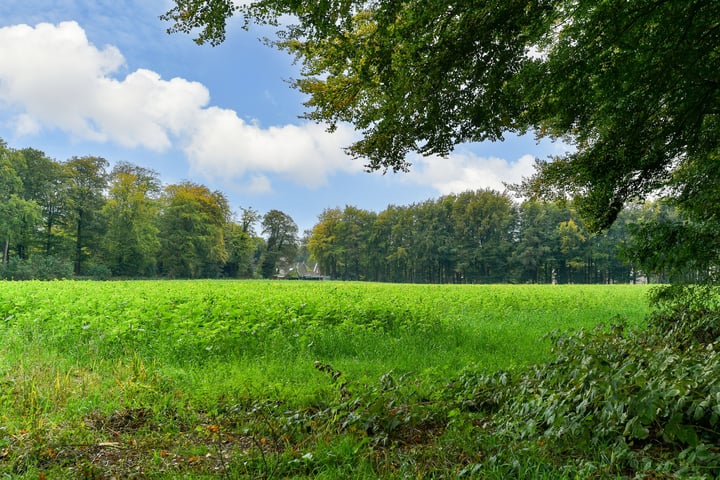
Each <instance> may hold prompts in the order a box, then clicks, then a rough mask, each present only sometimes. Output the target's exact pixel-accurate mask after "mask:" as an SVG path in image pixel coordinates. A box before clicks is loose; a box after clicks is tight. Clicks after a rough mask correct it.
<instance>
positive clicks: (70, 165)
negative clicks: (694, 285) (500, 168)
mask: <svg viewBox="0 0 720 480" xmlns="http://www.w3.org/2000/svg"><path fill="white" fill-rule="evenodd" d="M0 186H1V187H2V188H0V192H1V193H0V195H1V196H2V198H1V199H0V200H2V202H1V204H0V239H1V240H2V264H1V265H0V276H2V277H3V278H8V279H29V278H39V279H48V278H69V277H93V278H110V277H121V278H138V277H165V278H221V277H222V278H253V277H255V278H271V277H274V276H277V275H278V274H279V273H281V274H283V275H289V276H290V277H295V276H297V272H298V269H296V267H297V266H298V265H302V267H301V268H300V269H299V270H300V271H303V269H304V268H305V265H309V266H310V268H311V269H312V270H314V271H315V272H318V273H322V274H323V275H327V276H329V277H331V278H336V279H344V280H371V281H384V282H416V283H501V282H522V283H552V282H557V283H627V282H635V281H638V280H645V278H644V277H641V276H640V275H639V272H638V271H637V270H636V268H634V265H633V263H632V262H631V261H630V260H629V259H627V258H624V257H623V255H622V252H623V247H624V245H626V244H627V242H628V241H630V238H631V232H630V227H629V225H631V224H634V223H637V222H641V221H643V219H650V218H657V217H658V215H668V214H669V213H668V211H667V209H665V208H661V207H660V206H659V205H657V204H654V203H648V204H645V205H642V206H635V207H632V208H626V209H625V210H624V211H623V213H622V214H621V216H620V219H619V220H618V221H617V222H616V223H615V224H614V225H613V227H612V228H610V229H609V230H608V231H607V232H606V233H604V234H601V235H591V234H589V233H588V231H587V229H586V228H585V226H584V225H583V222H582V220H581V219H580V218H579V216H578V215H577V214H576V212H575V211H574V209H573V208H572V205H571V204H561V203H541V202H536V201H526V202H524V203H518V202H516V201H515V200H514V199H513V198H512V197H511V196H509V195H508V194H506V193H499V192H496V191H491V190H479V191H474V192H470V191H469V192H465V193H461V194H458V195H448V196H444V197H441V198H439V199H435V200H428V201H425V202H423V203H418V204H413V205H410V206H388V207H387V208H386V209H385V210H384V211H382V212H380V213H375V212H370V211H366V210H362V209H358V208H356V207H353V206H346V207H344V209H340V208H331V209H326V210H325V211H324V212H322V214H321V215H320V216H319V218H318V223H317V224H316V225H315V227H314V228H313V229H312V231H308V232H305V235H304V236H303V237H302V238H300V237H299V235H298V227H297V225H296V224H295V222H294V221H293V219H292V218H291V217H290V216H289V215H287V214H285V213H283V212H281V211H279V210H271V211H269V212H267V213H265V214H264V215H261V214H260V213H259V212H257V211H256V210H254V209H252V208H241V209H240V212H239V213H238V214H236V213H233V211H232V209H231V207H230V205H229V204H228V200H227V198H226V196H225V195H224V194H223V193H222V192H219V191H211V190H210V189H208V188H207V187H205V186H203V185H200V184H197V183H194V182H189V181H186V182H182V183H178V184H172V185H163V184H162V182H161V180H160V178H159V175H158V173H156V172H154V171H152V170H149V169H147V168H144V167H140V166H137V165H133V164H130V163H125V162H121V163H118V164H116V165H115V166H114V167H113V168H112V169H110V165H109V163H108V162H107V161H106V160H105V159H103V158H99V157H81V158H79V157H73V158H71V159H69V160H67V161H65V162H58V161H56V160H53V159H50V158H48V157H47V156H46V155H45V154H43V153H42V152H40V151H38V150H35V149H32V148H26V149H21V150H15V149H12V148H9V147H8V146H7V145H5V144H4V143H3V144H0Z"/></svg>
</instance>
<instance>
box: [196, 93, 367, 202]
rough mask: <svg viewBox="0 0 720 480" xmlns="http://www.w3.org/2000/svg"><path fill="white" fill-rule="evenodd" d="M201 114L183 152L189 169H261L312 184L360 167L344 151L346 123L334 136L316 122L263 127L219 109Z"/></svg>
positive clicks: (215, 172) (224, 172) (238, 172)
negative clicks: (190, 167)
mask: <svg viewBox="0 0 720 480" xmlns="http://www.w3.org/2000/svg"><path fill="white" fill-rule="evenodd" d="M200 117H201V118H200V119H199V121H198V122H197V124H196V129H195V130H194V131H193V132H192V134H191V137H190V142H189V143H188V144H187V145H186V146H185V152H186V155H187V157H188V159H189V161H190V164H191V165H192V166H193V168H195V169H196V170H198V171H201V172H204V173H205V174H208V175H212V176H228V175H229V176H242V175H244V174H245V173H247V172H257V171H264V172H270V173H276V174H281V175H284V176H286V177H288V178H290V179H293V180H295V181H296V182H297V183H301V184H303V185H306V186H308V187H311V188H314V187H319V186H321V185H323V184H325V183H326V181H327V175H328V173H330V172H337V171H361V170H362V165H361V164H360V163H358V162H352V161H350V159H349V158H348V157H347V156H346V155H344V154H343V153H342V146H343V145H347V144H349V143H350V142H351V141H352V139H353V138H354V136H355V134H354V132H353V130H351V129H350V128H348V127H344V126H340V127H339V128H338V130H337V131H336V132H335V133H334V134H332V135H329V134H328V133H327V132H326V131H325V128H324V127H323V126H321V125H317V124H314V123H306V124H303V125H283V126H278V127H269V128H261V127H259V126H258V125H256V124H252V123H248V122H245V121H244V120H243V119H241V118H240V117H238V116H237V113H236V112H234V111H232V110H227V109H221V108H217V107H210V108H207V109H205V110H204V111H203V112H202V114H201V116H200Z"/></svg>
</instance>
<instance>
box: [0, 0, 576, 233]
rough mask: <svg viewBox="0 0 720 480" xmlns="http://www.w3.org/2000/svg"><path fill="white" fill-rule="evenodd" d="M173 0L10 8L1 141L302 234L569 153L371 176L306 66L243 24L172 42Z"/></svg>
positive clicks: (477, 158) (3, 33) (28, 2)
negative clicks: (116, 171) (303, 73)
mask: <svg viewBox="0 0 720 480" xmlns="http://www.w3.org/2000/svg"><path fill="white" fill-rule="evenodd" d="M171 6H172V2H171V1H170V0H0V139H3V140H4V141H5V142H7V144H8V146H10V147H12V148H17V149H21V148H25V147H32V148H35V149H37V150H41V151H43V152H45V154H46V155H47V156H49V157H50V158H54V159H56V160H58V161H65V160H67V159H69V158H71V157H74V156H77V157H82V156H99V157H103V158H105V159H106V160H108V162H110V164H111V165H113V164H115V163H117V162H121V161H122V162H130V163H133V164H135V165H139V166H142V167H146V168H150V169H153V170H155V171H156V172H158V173H159V175H160V178H161V180H162V181H163V182H164V183H165V184H171V183H176V182H181V181H186V180H189V181H193V182H196V183H200V184H203V185H206V186H207V187H209V188H210V189H212V190H220V191H222V192H223V193H224V194H225V195H226V196H227V198H228V200H229V202H230V206H231V208H232V209H233V211H235V212H240V211H241V208H253V209H255V210H257V211H258V212H259V213H260V214H264V213H266V212H268V211H269V210H272V209H277V210H281V211H283V212H285V213H287V214H288V215H290V216H291V217H292V218H293V219H294V220H295V222H296V223H297V224H298V227H299V229H300V232H302V231H303V230H305V229H310V228H312V226H313V225H314V224H315V223H316V222H317V219H318V215H319V214H320V213H322V211H323V210H324V209H326V208H334V207H340V208H343V207H344V206H345V205H352V206H355V207H358V208H363V209H366V210H370V211H375V212H380V211H382V210H384V209H385V208H386V207H387V206H388V205H409V204H412V203H416V202H423V201H425V200H428V199H433V198H437V197H439V196H441V195H447V194H451V193H460V192H463V191H466V190H476V189H482V188H493V189H496V190H499V191H502V190H503V189H504V187H503V182H510V183H513V182H518V181H520V180H521V178H522V177H523V176H528V175H530V174H531V173H532V172H533V163H534V158H535V157H540V158H545V157H547V156H548V155H554V154H558V153H561V152H562V149H563V147H562V145H558V144H553V143H551V142H550V141H542V142H539V143H538V142H537V141H536V140H535V138H534V137H533V136H532V135H527V136H523V137H517V136H508V137H507V138H506V139H505V141H503V142H495V143H491V142H483V143H474V144H465V145H459V146H458V147H457V148H456V150H455V151H454V152H453V153H452V154H451V155H450V156H449V157H447V158H439V157H420V156H413V157H411V158H410V161H411V162H412V163H413V166H412V168H411V171H410V172H409V173H392V172H388V173H385V174H383V173H382V172H374V173H367V172H365V171H364V168H363V162H362V160H354V159H352V158H351V157H349V156H347V155H346V154H345V153H344V151H343V147H345V146H348V145H349V144H350V143H352V142H353V141H354V140H355V139H357V138H359V133H358V132H356V131H355V130H354V129H353V128H352V126H350V125H340V127H339V128H338V130H337V131H336V132H334V133H332V134H330V133H327V132H326V127H325V126H323V125H319V124H316V123H313V122H309V121H307V120H303V119H301V118H300V116H301V115H302V114H303V112H304V111H305V110H304V106H303V102H304V101H305V100H306V97H305V96H304V95H303V94H302V93H300V92H298V91H297V90H295V89H293V88H292V87H291V86H290V85H289V83H288V81H289V80H291V79H293V78H297V77H298V75H299V67H298V66H297V65H294V64H293V61H292V60H293V59H292V58H291V57H290V56H289V55H287V54H286V53H285V52H281V51H277V50H275V49H273V48H272V47H269V46H267V45H266V44H264V43H263V42H262V41H261V37H264V36H268V35H272V31H271V30H264V29H261V28H257V27H255V28H251V30H250V31H245V30H243V29H241V28H240V20H234V21H231V22H230V25H229V30H228V36H227V40H226V41H225V43H223V44H222V45H220V46H217V47H212V46H209V45H205V46H198V45H197V44H195V43H194V42H193V41H192V36H188V35H185V34H172V35H169V34H167V32H166V30H167V28H168V27H169V26H170V24H169V23H167V22H164V21H162V20H160V18H159V17H160V15H162V14H163V13H165V12H166V11H167V10H168V9H169V8H170V7H171Z"/></svg>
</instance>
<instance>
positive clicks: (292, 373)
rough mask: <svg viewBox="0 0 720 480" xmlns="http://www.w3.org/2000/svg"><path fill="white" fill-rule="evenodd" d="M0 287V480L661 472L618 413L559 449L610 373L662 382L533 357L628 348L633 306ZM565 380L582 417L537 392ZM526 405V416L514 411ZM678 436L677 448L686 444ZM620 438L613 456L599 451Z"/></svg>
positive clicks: (570, 293) (314, 287) (382, 294)
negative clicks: (625, 340) (620, 331)
mask: <svg viewBox="0 0 720 480" xmlns="http://www.w3.org/2000/svg"><path fill="white" fill-rule="evenodd" d="M2 287H3V288H2V289H0V329H1V330H2V332H0V335H1V338H2V346H3V348H2V353H1V354H0V386H1V390H0V404H1V405H2V408H1V409H0V412H1V413H0V428H1V430H0V472H2V473H3V474H4V475H6V476H10V477H13V476H17V477H22V478H38V477H40V478H67V477H75V478H112V477H115V478H120V477H122V478H132V477H142V478H145V477H153V478H178V477H181V478H182V477H185V478H199V477H203V476H211V475H214V476H219V477H221V478H222V477H225V478H236V477H261V478H281V477H312V478H318V477H321V478H322V477H324V478H347V477H348V476H349V475H351V474H352V476H355V477H359V478H377V477H383V478H392V477H397V478H401V477H429V476H433V477H443V476H445V477H457V476H461V475H469V476H480V477H497V478H507V476H519V477H528V476H534V477H547V478H557V477H558V476H566V477H572V476H573V475H575V474H583V473H586V474H587V473H588V472H592V474H593V475H597V476H609V477H613V476H622V475H625V474H627V473H632V472H634V471H643V470H646V471H647V470H653V469H655V470H656V469H658V464H659V463H662V462H664V461H669V459H668V457H667V454H668V453H670V452H669V451H662V450H661V451H654V450H653V449H652V447H653V442H652V441H650V440H648V439H651V437H652V435H654V434H655V432H652V431H651V430H650V429H648V428H647V426H646V423H643V422H642V421H640V420H636V421H635V423H634V424H630V426H629V427H628V426H627V425H628V421H627V420H629V418H626V419H624V420H623V419H621V418H620V417H619V416H622V415H627V412H625V413H624V414H623V413H622V412H623V406H622V404H621V403H622V402H621V401H620V400H618V402H616V403H614V404H610V405H612V408H610V406H608V407H607V411H606V412H605V413H603V415H605V416H606V417H607V418H605V419H604V424H605V425H606V428H607V431H606V432H604V434H603V435H605V436H604V437H600V438H602V441H603V442H604V443H603V444H600V445H588V444H583V443H578V441H577V438H576V436H577V435H580V436H581V437H582V435H583V434H582V432H583V431H585V434H587V431H586V430H587V428H591V427H590V425H592V424H593V420H592V415H593V414H592V411H593V408H596V407H597V406H598V405H600V403H599V402H601V401H603V399H604V397H605V396H607V395H611V394H613V389H614V386H613V384H612V382H616V381H617V378H616V376H617V375H618V373H617V370H618V369H620V370H621V371H622V372H624V373H621V374H622V375H628V376H630V377H631V378H633V379H634V380H633V381H634V382H635V384H634V385H635V387H633V388H637V389H639V391H641V390H642V389H643V388H645V387H643V385H644V384H645V383H652V382H653V381H656V382H657V381H660V379H661V378H662V376H663V372H654V373H656V374H657V376H656V375H654V373H653V372H648V373H643V375H647V376H646V377H645V378H644V379H641V378H639V377H638V375H640V373H641V371H640V370H639V369H640V365H641V364H642V362H640V363H639V364H638V365H635V366H634V367H633V362H634V360H636V359H637V357H631V358H622V357H621V356H620V355H619V354H617V355H618V356H617V358H614V359H611V360H612V361H611V362H610V363H608V364H607V365H606V364H604V363H603V362H606V360H603V358H606V357H607V355H610V356H611V357H612V355H613V354H614V353H613V352H619V351H621V350H622V349H620V348H619V346H618V342H622V340H621V339H620V340H618V339H615V337H614V334H613V333H612V332H611V331H608V330H607V329H605V330H602V331H598V332H596V333H585V334H582V335H580V336H572V337H567V336H564V337H557V338H558V339H560V340H556V343H553V340H551V338H549V337H548V334H550V333H551V332H553V331H559V332H565V334H567V333H571V332H578V331H579V330H580V329H583V330H584V331H586V332H587V331H592V330H593V329H594V327H595V326H596V325H597V324H598V323H599V322H601V321H605V322H615V323H617V322H622V323H625V324H626V325H628V326H629V327H639V328H645V325H644V320H643V319H644V317H645V315H646V314H647V311H648V310H647V307H646V306H645V305H646V302H645V298H644V297H645V294H646V292H647V288H646V287H641V286H629V285H626V286H419V285H380V284H360V283H335V282H317V283H315V282H252V281H204V282H200V281H194V282H189V281H186V282H183V281H166V282H150V281H147V282H110V283H97V282H69V281H66V282H49V283H48V282H21V283H3V284H2ZM618 313H622V315H623V317H622V318H621V317H619V316H618ZM596 335H597V336H603V335H607V336H608V339H607V341H603V342H600V343H599V344H598V345H601V346H602V349H604V350H603V351H602V352H598V351H594V349H597V348H599V347H598V346H597V345H595V346H592V345H594V344H592V343H591V342H590V340H588V338H593V337H594V336H596ZM611 337H612V338H611ZM553 345H555V348H559V349H560V352H564V353H561V354H560V355H558V354H557V352H556V353H553V352H552V351H551V350H552V349H553ZM603 354H605V355H606V357H603ZM576 357H577V358H576ZM552 359H554V360H553V361H554V366H548V365H547V364H545V363H544V362H547V361H550V360H552ZM581 360H582V361H581ZM671 363H672V362H670V360H668V365H671ZM622 365H625V367H623V366H622ZM623 368H624V370H623ZM568 369H575V371H574V373H573V375H575V376H582V375H585V377H586V379H587V383H588V384H590V385H595V387H593V388H594V390H593V391H592V392H591V393H588V392H585V393H583V392H582V391H580V390H578V391H576V392H575V395H576V396H578V397H582V402H581V403H582V405H584V407H583V409H580V410H578V409H577V408H576V407H573V405H574V402H576V401H577V400H578V399H577V398H573V397H572V396H568V395H566V394H565V393H563V391H562V388H563V387H562V386H561V385H560V383H559V380H558V379H557V377H555V376H554V375H555V373H551V372H563V371H566V370H568ZM668 372H669V370H668ZM566 373H567V372H566ZM684 378H686V379H687V378H688V376H687V375H686V376H685V377H684ZM688 389H690V387H688ZM687 394H688V393H687V392H678V393H677V394H676V395H675V396H674V397H673V398H674V399H675V400H680V399H682V398H683V395H687ZM528 395H529V396H530V397H531V398H532V399H534V400H533V401H531V402H528V403H523V402H520V401H519V399H521V398H523V396H528ZM541 399H542V402H541ZM553 405H554V406H553ZM714 405H717V403H715V404H713V405H710V406H708V407H707V408H709V409H710V410H712V409H713V408H717V407H715V406H714ZM518 408H522V409H524V411H522V412H520V411H516V409H518ZM603 408H605V407H603ZM633 408H635V407H633ZM643 415H650V414H649V413H647V412H644V413H643ZM576 417H577V418H576ZM510 419H513V420H512V421H510ZM518 422H519V423H518ZM613 422H615V423H613ZM631 423H632V422H631ZM618 425H620V426H621V427H622V428H621V431H620V432H619V433H618V432H617V429H618V428H620V427H618ZM633 425H634V426H633ZM625 428H628V429H630V430H628V431H627V432H624V431H623V430H622V429H625ZM678 428H679V430H677V432H676V434H675V435H676V437H678V438H680V437H682V436H683V435H686V436H687V435H690V433H688V432H686V431H684V430H682V428H680V427H678ZM646 430H647V431H646ZM665 433H667V432H665ZM613 435H618V436H619V438H615V437H614V436H613ZM593 438H596V436H594V437H588V438H587V439H586V440H587V441H592V439H593ZM623 438H624V439H626V440H629V442H626V443H627V444H628V448H626V449H625V450H622V449H618V447H617V445H615V443H617V442H618V441H619V439H623ZM641 438H642V439H643V440H642V441H641V440H640V439H641ZM633 439H636V440H637V441H638V443H637V444H633V441H634V440H633ZM646 440H647V441H646ZM690 440H692V439H690ZM644 442H646V443H644ZM698 444H699V443H698V442H696V445H698ZM558 445H564V447H563V448H562V449H558ZM646 450H647V452H648V453H647V455H646V454H645V453H643V452H645V451H646ZM609 452H616V453H619V454H620V455H621V458H610V457H607V458H605V456H606V455H610V453H609ZM650 454H652V455H656V456H657V458H656V457H654V456H651V455H650ZM690 454H692V455H696V456H697V455H700V456H702V455H706V456H707V455H709V457H708V458H711V459H712V458H714V457H713V456H712V455H717V452H714V451H708V452H705V451H701V452H695V453H688V454H687V455H690ZM613 455H614V453H613ZM648 458H650V459H651V460H652V461H649V462H650V463H648V464H647V465H645V464H643V463H642V462H646V461H648V460H647V459H648ZM703 458H705V457H703ZM655 460H657V461H655ZM675 466H676V465H675V464H668V466H667V467H666V468H665V470H666V471H667V472H671V473H672V472H673V468H675ZM676 470H677V468H676Z"/></svg>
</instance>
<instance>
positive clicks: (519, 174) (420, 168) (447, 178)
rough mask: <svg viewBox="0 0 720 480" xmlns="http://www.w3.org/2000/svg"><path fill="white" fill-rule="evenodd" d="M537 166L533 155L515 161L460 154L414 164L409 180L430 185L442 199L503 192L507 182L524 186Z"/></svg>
mask: <svg viewBox="0 0 720 480" xmlns="http://www.w3.org/2000/svg"><path fill="white" fill-rule="evenodd" d="M534 165H535V157H534V156H532V155H523V156H522V157H520V158H519V159H517V160H515V161H508V160H505V159H502V158H497V157H489V158H484V157H480V156H478V155H475V154H473V153H456V154H452V155H450V156H449V157H448V158H441V157H436V156H433V157H422V158H417V159H415V160H414V166H413V168H412V170H411V172H410V173H409V174H408V180H409V181H411V182H413V183H417V184H421V185H430V186H432V187H433V188H434V189H435V190H437V191H438V192H439V193H440V194H442V195H448V194H451V193H461V192H464V191H466V190H477V189H483V188H491V189H493V190H497V191H500V192H502V191H504V190H505V186H504V185H503V182H506V183H516V182H520V180H522V178H523V177H527V176H530V175H531V174H532V173H533V172H534V171H535V167H534Z"/></svg>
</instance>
